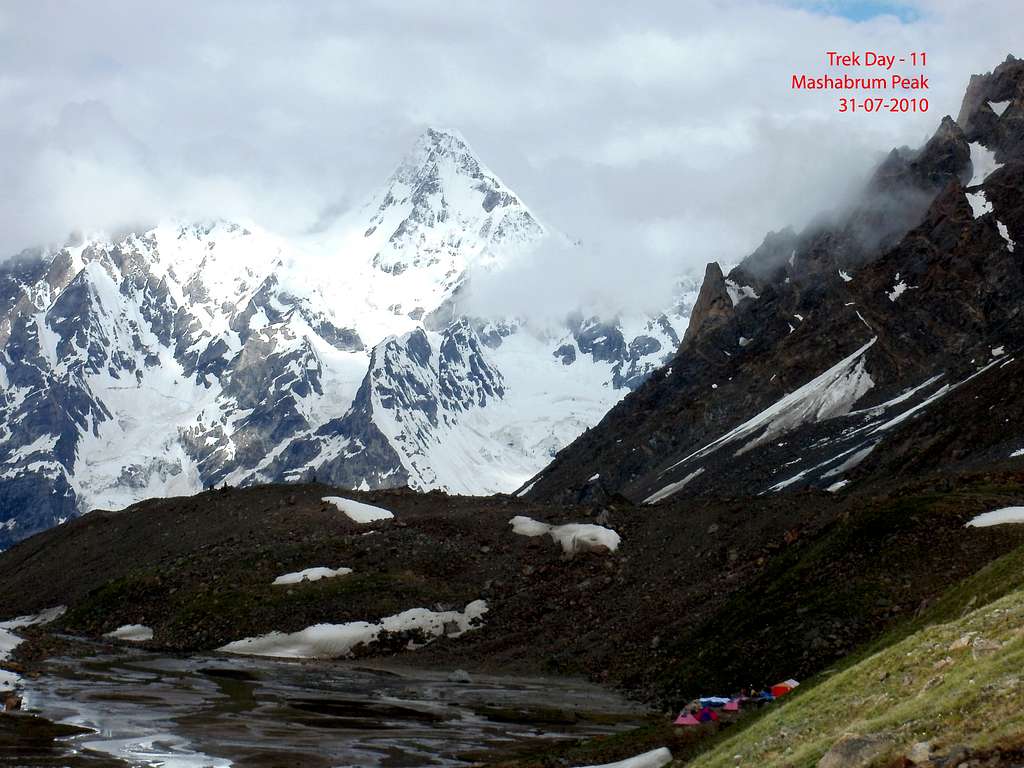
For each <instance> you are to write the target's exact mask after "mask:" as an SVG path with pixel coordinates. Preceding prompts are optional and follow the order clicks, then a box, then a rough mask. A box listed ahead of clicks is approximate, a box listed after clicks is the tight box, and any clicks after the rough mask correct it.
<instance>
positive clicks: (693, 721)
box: [672, 712, 700, 725]
mask: <svg viewBox="0 0 1024 768" xmlns="http://www.w3.org/2000/svg"><path fill="white" fill-rule="evenodd" d="M672 724H673V725H700V720H698V719H697V718H696V717H694V716H693V715H691V714H690V713H689V712H687V713H685V714H682V715H679V717H677V718H676V719H675V721H673V723H672Z"/></svg>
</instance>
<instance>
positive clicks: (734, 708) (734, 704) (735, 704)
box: [722, 699, 740, 712]
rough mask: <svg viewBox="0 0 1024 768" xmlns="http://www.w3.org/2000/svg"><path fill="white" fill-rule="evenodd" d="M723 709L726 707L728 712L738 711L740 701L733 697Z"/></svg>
mask: <svg viewBox="0 0 1024 768" xmlns="http://www.w3.org/2000/svg"><path fill="white" fill-rule="evenodd" d="M722 709H724V710H725V711H726V712H738V711H739V709H740V703H739V702H738V701H737V700H736V699H733V700H732V701H730V702H729V703H728V704H726V705H725V706H724V707H722Z"/></svg>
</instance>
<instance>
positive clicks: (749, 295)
mask: <svg viewBox="0 0 1024 768" xmlns="http://www.w3.org/2000/svg"><path fill="white" fill-rule="evenodd" d="M725 290H726V291H727V292H728V294H729V298H730V299H731V300H732V304H733V306H736V305H737V304H739V303H740V302H741V301H743V300H744V299H757V298H759V297H758V295H757V291H755V290H754V289H753V288H752V287H750V286H749V285H740V284H739V283H737V282H735V281H734V280H726V281H725Z"/></svg>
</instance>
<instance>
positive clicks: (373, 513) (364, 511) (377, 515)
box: [322, 496, 395, 523]
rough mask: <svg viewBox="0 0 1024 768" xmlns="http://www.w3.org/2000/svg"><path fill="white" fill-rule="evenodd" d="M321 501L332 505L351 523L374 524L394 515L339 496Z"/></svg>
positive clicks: (324, 498) (326, 497) (389, 518)
mask: <svg viewBox="0 0 1024 768" xmlns="http://www.w3.org/2000/svg"><path fill="white" fill-rule="evenodd" d="M322 500H323V501H326V502H328V503H329V504H333V505H334V506H336V507H337V508H338V509H339V510H340V511H342V512H344V513H345V514H346V515H347V516H348V519H349V520H351V521H352V522H353V523H375V522H377V521H378V520H391V519H392V518H393V517H394V516H395V515H394V513H392V512H389V511H388V510H386V509H384V508H383V507H375V506H373V505H372V504H364V503H363V502H361V501H354V500H352V499H345V498H342V497H341V496H324V497H323V499H322Z"/></svg>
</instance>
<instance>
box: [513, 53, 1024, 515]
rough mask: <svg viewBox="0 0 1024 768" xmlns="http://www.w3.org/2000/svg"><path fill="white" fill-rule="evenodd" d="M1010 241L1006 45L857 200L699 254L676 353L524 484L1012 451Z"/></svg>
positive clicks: (1013, 70) (836, 471) (768, 486)
mask: <svg viewBox="0 0 1024 768" xmlns="http://www.w3.org/2000/svg"><path fill="white" fill-rule="evenodd" d="M1001 101H1008V102H1009V104H1008V105H1005V109H1002V111H1001V113H1000V114H996V112H995V111H994V110H993V107H991V106H990V102H991V103H995V102H1001ZM999 108H1001V107H999ZM991 163H1001V164H1002V165H1001V166H999V167H997V168H996V169H995V170H994V171H992V170H991V167H986V166H990V164H991ZM989 171H991V172H989ZM986 174H987V175H986ZM1017 241H1020V242H1022V243H1024V61H1021V60H1018V59H1013V58H1012V57H1011V58H1008V59H1007V61H1006V62H1004V63H1003V64H1001V65H1000V66H999V67H998V68H996V70H995V71H994V72H993V73H990V74H989V75H985V76H976V77H975V78H973V79H972V81H971V85H970V88H969V89H968V93H967V96H966V97H965V99H964V106H963V110H962V111H961V114H960V118H959V121H958V122H957V123H954V122H953V120H952V119H951V118H948V117H947V118H944V119H943V120H942V122H941V124H940V126H939V128H938V130H937V131H936V133H935V135H934V136H933V137H932V138H931V139H930V140H929V141H928V142H927V144H926V145H925V146H924V147H922V148H921V149H920V150H918V151H916V152H911V151H908V150H894V151H893V152H892V153H891V154H890V155H889V157H888V158H887V159H886V160H885V162H883V163H882V165H881V166H880V167H879V168H878V169H877V171H876V172H875V174H874V176H873V178H872V180H871V182H870V183H869V185H868V187H867V189H865V191H864V192H863V195H862V196H861V198H860V200H859V202H858V203H857V204H856V205H855V206H853V207H852V208H851V209H850V210H848V211H845V212H842V213H840V214H836V215H835V216H833V217H831V218H830V219H827V220H822V221H821V222H819V223H817V224H814V225H812V226H810V227H808V228H807V229H806V230H805V231H803V232H801V233H799V234H796V233H794V232H792V231H791V230H786V231H783V232H779V233H774V234H772V235H769V236H768V237H767V238H766V239H765V241H764V243H763V244H762V246H761V247H760V248H758V249H757V251H755V252H754V253H753V254H751V255H750V256H749V257H748V258H747V259H745V260H744V261H743V262H742V263H741V264H740V265H739V266H738V267H736V268H735V269H733V270H732V271H731V272H730V274H729V275H728V276H725V275H723V274H722V273H721V270H720V269H719V268H718V267H717V265H712V266H709V268H708V271H707V275H706V277H705V282H704V286H703V287H702V290H701V295H700V298H699V300H698V302H697V304H696V306H695V308H694V313H693V316H692V318H691V323H690V328H689V330H688V331H687V333H686V336H685V338H684V340H683V343H682V344H681V346H680V349H679V351H678V353H677V355H676V357H675V358H674V359H673V360H672V362H671V364H670V365H669V366H668V367H666V368H665V369H663V370H661V371H660V372H658V373H656V374H655V375H654V376H652V377H651V379H649V380H648V381H647V382H646V383H645V384H644V385H643V386H642V387H640V388H639V389H638V390H637V391H636V392H635V393H633V394H631V395H630V396H628V397H627V398H626V399H625V400H623V401H622V402H621V403H620V404H619V405H618V406H616V407H615V408H614V409H613V410H612V411H611V412H610V413H609V414H608V415H607V416H606V417H605V419H604V420H603V421H602V422H601V423H600V424H599V425H598V426H597V427H595V428H594V429H591V430H589V431H588V432H587V433H585V434H584V435H583V436H581V437H580V438H579V439H578V440H577V441H576V442H574V443H573V444H572V445H570V446H569V447H567V448H566V449H564V450H563V451H562V452H560V453H559V455H558V456H557V457H556V458H555V460H554V461H553V462H552V464H551V465H549V467H548V468H546V469H545V470H544V471H543V472H542V473H540V474H539V475H538V476H537V477H536V478H534V480H533V481H532V482H531V483H530V484H528V485H527V486H526V490H525V492H524V495H525V496H526V497H527V498H531V499H537V500H542V499H546V500H555V499H558V500H565V501H574V502H581V501H597V502H600V501H602V500H604V499H607V498H610V497H612V496H615V495H623V496H625V497H627V498H630V499H632V500H634V501H635V502H643V501H648V502H656V501H660V500H662V499H664V498H668V497H670V496H672V495H673V494H682V495H684V496H685V495H690V496H694V495H709V494H720V493H735V492H743V493H764V492H766V491H779V490H798V489H800V488H808V487H816V488H821V489H824V488H829V487H831V488H833V489H834V490H838V489H839V488H841V487H843V486H844V485H845V484H847V483H849V482H852V481H857V482H860V483H862V484H865V483H869V482H880V481H883V480H885V479H887V478H888V477H890V476H891V474H892V473H893V472H896V473H910V472H912V471H915V470H917V469H920V468H921V467H922V466H925V465H926V466H927V467H928V468H929V469H930V470H935V469H938V468H942V467H947V468H950V469H952V468H957V467H967V466H971V465H972V464H973V465H976V464H978V463H979V462H984V461H987V460H991V459H994V458H1006V457H1008V456H1010V454H1011V453H1013V452H1014V451H1016V450H1018V449H1021V448H1022V447H1024V434H1020V433H1017V432H1015V431H1014V430H1013V428H1012V426H1009V425H1012V424H1014V423H1020V417H1021V416H1022V415H1024V413H1022V408H1024V402H1022V401H1021V400H1020V398H1016V397H1012V396H1010V393H1011V392H1016V390H1017V386H1016V384H1015V383H1014V381H1013V379H1014V378H1015V377H1016V376H1018V375H1019V374H1018V373H1017V371H1018V368H1019V363H1017V362H1015V361H1014V360H1013V356H1014V355H1015V354H1016V353H1017V352H1018V351H1019V346H1020V339H1021V338H1024V336H1022V331H1024V316H1022V311H1021V310H1022V304H1021V298H1022V296H1024V270H1022V266H1021V258H1022V255H1024V254H1022V249H1024V246H1021V247H1016V242H1017ZM975 377H976V378H975ZM965 388H969V389H970V391H972V392H974V393H975V395H976V396H978V397H982V398H983V399H982V400H981V401H979V402H974V401H973V400H971V401H970V403H969V407H970V408H971V412H972V413H973V414H975V415H977V416H978V417H979V418H980V419H981V420H982V421H984V422H985V423H987V424H992V423H994V422H999V423H1000V424H1002V426H1001V427H1000V428H998V429H991V428H989V429H980V428H978V423H979V422H978V421H975V420H972V419H967V418H962V413H963V412H962V411H961V410H959V409H958V408H954V407H950V406H951V403H952V402H953V395H954V394H956V393H957V392H962V391H965ZM1000 420H1001V421H1000ZM925 454H927V455H928V456H929V457H930V458H931V461H930V462H928V463H927V464H925V462H923V461H922V460H921V459H920V456H923V455H925ZM915 456H916V457H915ZM934 462H939V463H938V464H936V463H934ZM595 474H598V475H599V478H598V479H596V480H594V479H592V478H593V477H594V475H595Z"/></svg>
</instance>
